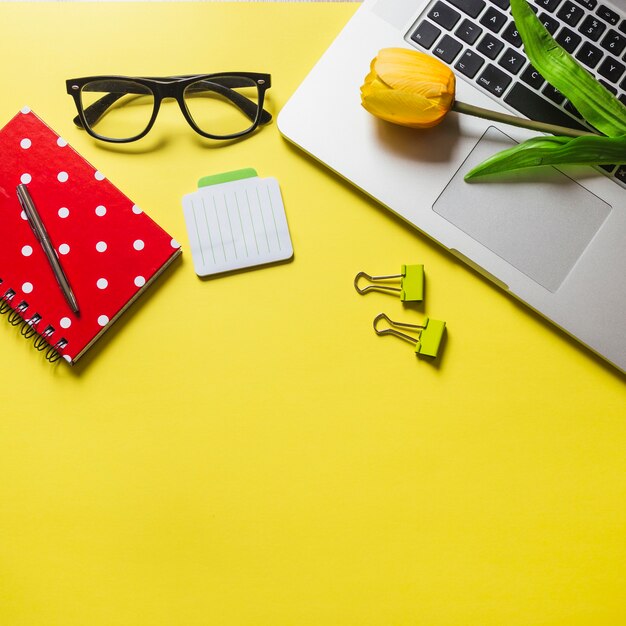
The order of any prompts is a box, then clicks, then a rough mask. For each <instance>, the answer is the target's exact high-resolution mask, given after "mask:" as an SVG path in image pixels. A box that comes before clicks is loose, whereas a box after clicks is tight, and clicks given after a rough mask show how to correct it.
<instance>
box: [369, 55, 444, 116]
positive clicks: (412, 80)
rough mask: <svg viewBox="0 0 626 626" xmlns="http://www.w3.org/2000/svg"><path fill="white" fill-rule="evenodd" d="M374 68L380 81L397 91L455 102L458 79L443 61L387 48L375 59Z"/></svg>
mask: <svg viewBox="0 0 626 626" xmlns="http://www.w3.org/2000/svg"><path fill="white" fill-rule="evenodd" d="M372 69H373V70H374V71H375V73H376V74H377V76H378V77H379V79H380V80H382V81H383V82H385V83H386V84H387V85H388V86H389V87H391V88H393V89H397V90H402V91H407V92H409V93H416V94H419V95H422V96H424V97H427V98H441V99H442V100H444V101H446V102H450V104H451V103H452V100H453V99H454V93H455V87H456V80H455V76H454V74H453V73H452V71H451V70H450V68H449V67H448V66H447V65H445V64H443V63H442V62H441V61H439V60H438V59H436V58H435V57H432V56H430V55H428V54H424V53H423V52H419V51H417V50H405V49H403V48H384V49H383V50H381V51H380V52H379V54H378V56H377V57H376V59H374V62H373V64H372Z"/></svg>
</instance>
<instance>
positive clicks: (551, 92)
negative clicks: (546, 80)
mask: <svg viewBox="0 0 626 626" xmlns="http://www.w3.org/2000/svg"><path fill="white" fill-rule="evenodd" d="M541 93H542V94H543V95H544V96H545V97H546V98H548V99H549V100H551V101H552V102H554V103H555V104H561V103H562V102H563V101H564V100H565V96H564V95H563V94H562V93H561V92H560V91H559V90H558V89H557V88H556V87H553V86H552V85H546V86H545V87H544V88H543V89H542V90H541Z"/></svg>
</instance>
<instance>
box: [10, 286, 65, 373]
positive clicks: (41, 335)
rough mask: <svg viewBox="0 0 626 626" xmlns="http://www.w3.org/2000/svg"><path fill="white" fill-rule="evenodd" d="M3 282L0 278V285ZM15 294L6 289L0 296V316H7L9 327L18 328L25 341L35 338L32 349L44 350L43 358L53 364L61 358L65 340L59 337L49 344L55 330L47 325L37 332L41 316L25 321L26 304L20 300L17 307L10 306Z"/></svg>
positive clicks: (35, 315) (36, 315) (34, 316)
mask: <svg viewBox="0 0 626 626" xmlns="http://www.w3.org/2000/svg"><path fill="white" fill-rule="evenodd" d="M3 282H4V281H3V280H2V279H1V278H0V285H2V283H3ZM16 295H17V294H16V292H15V291H14V290H13V289H7V290H6V291H5V292H4V294H3V295H2V296H0V315H6V316H7V322H9V324H11V326H20V325H21V328H20V333H21V335H22V336H23V337H24V338H25V339H32V338H33V337H34V338H35V339H34V341H33V347H34V348H35V350H38V351H39V352H42V351H44V350H45V357H46V360H47V361H50V363H54V362H56V361H58V360H59V359H60V358H61V353H60V352H59V350H62V349H63V348H65V346H67V343H68V342H67V339H65V337H61V339H59V340H58V341H57V342H56V343H54V344H53V343H51V341H50V339H51V338H52V336H53V335H54V334H55V333H56V328H54V326H51V325H50V324H48V326H46V327H45V328H44V329H43V330H42V331H39V330H38V328H37V327H38V325H39V324H40V323H41V321H42V319H43V318H42V316H41V315H40V314H39V313H35V314H34V315H33V316H32V317H31V318H29V319H26V317H25V313H26V311H27V309H28V306H29V305H28V302H26V300H21V301H20V302H19V303H18V304H17V306H15V307H14V306H12V303H13V299H14V298H15V296H16Z"/></svg>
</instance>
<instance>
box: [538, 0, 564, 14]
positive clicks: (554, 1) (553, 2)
mask: <svg viewBox="0 0 626 626" xmlns="http://www.w3.org/2000/svg"><path fill="white" fill-rule="evenodd" d="M560 3H561V0H535V4H536V5H537V6H538V7H540V8H542V9H545V10H546V11H550V13H554V10H555V9H556V8H557V7H558V6H559V4H560Z"/></svg>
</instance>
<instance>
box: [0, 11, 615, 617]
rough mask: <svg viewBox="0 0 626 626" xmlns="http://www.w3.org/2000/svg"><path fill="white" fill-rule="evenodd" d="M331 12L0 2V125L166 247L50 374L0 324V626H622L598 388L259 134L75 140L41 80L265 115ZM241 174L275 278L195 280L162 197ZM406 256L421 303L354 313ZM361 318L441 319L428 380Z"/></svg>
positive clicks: (434, 256) (606, 375)
mask: <svg viewBox="0 0 626 626" xmlns="http://www.w3.org/2000/svg"><path fill="white" fill-rule="evenodd" d="M355 8H356V7H355V6H354V5H353V4H317V5H316V4H311V5H309V4H300V3H298V4H295V3H294V4H282V3H281V4H265V3H251V4H240V3H237V4H222V3H219V4H210V3H209V4H184V3H174V4H161V3H153V4H152V3H151V4H118V3H113V4H101V3H96V4H74V3H52V4H43V5H37V4H31V3H25V4H20V3H18V4H7V3H2V4H0V59H1V63H2V81H3V87H2V98H0V119H1V120H2V122H3V123H4V122H5V121H8V119H9V118H10V117H11V116H12V115H13V114H14V113H15V112H16V111H17V110H18V109H19V108H21V107H22V106H23V105H25V104H28V105H29V106H31V107H32V108H33V110H34V111H35V112H37V113H38V114H39V115H41V116H42V117H43V118H44V119H45V120H46V121H47V122H48V123H49V124H50V125H51V126H52V127H53V128H55V130H57V132H59V133H60V134H61V135H62V136H64V137H65V138H66V139H67V140H68V141H69V142H70V143H71V144H72V145H73V146H74V147H75V148H76V149H78V150H79V152H81V153H82V154H83V155H84V156H85V157H86V158H87V159H88V160H90V161H91V162H92V163H94V165H96V166H97V167H98V169H100V170H101V171H103V172H104V173H105V174H106V175H107V176H108V177H109V178H110V179H111V180H112V181H113V182H114V183H115V184H116V185H117V186H119V187H120V188H121V189H122V190H123V191H125V192H126V193H127V194H128V195H129V196H130V197H131V198H133V200H135V201H136V202H137V203H138V204H139V205H140V206H141V207H142V208H143V209H144V210H146V212H147V213H149V214H150V215H151V216H152V217H153V218H155V219H156V220H157V221H158V222H159V223H160V224H161V225H162V226H163V227H164V228H166V229H167V230H168V231H169V232H170V233H171V234H172V235H173V236H174V237H176V238H177V239H178V240H179V241H180V242H181V243H182V244H183V248H184V250H185V251H184V253H183V260H182V262H181V263H178V264H177V265H176V267H175V268H173V270H172V271H170V272H168V274H167V276H165V277H164V278H163V280H161V281H160V282H159V283H158V285H157V286H155V288H154V289H152V291H151V292H150V294H149V295H148V297H146V298H145V299H144V300H143V301H141V302H140V303H138V304H137V305H136V306H134V307H133V309H132V311H131V312H129V313H128V314H127V315H126V316H125V318H124V319H123V320H121V321H120V322H119V323H118V324H117V326H116V327H115V328H114V330H112V331H110V333H109V334H108V336H107V337H106V338H105V339H103V340H102V341H101V342H100V343H99V345H98V346H97V347H96V348H94V349H93V351H92V353H91V354H90V355H89V356H86V357H85V359H84V361H83V362H81V363H80V364H79V365H78V366H77V367H76V368H74V369H71V368H70V367H68V366H67V365H66V364H65V363H59V364H57V365H56V366H50V365H49V364H48V363H47V362H45V361H44V360H43V358H42V356H41V354H40V353H38V352H36V351H35V350H33V349H32V348H31V347H30V346H29V345H28V344H26V343H25V342H24V339H23V338H22V337H21V336H20V335H19V333H18V332H17V331H16V330H15V329H13V328H12V327H11V326H10V325H8V324H6V323H5V322H4V321H3V320H2V319H0V350H1V352H2V360H1V365H0V368H1V377H0V379H1V383H0V384H1V388H2V393H1V396H2V400H1V403H0V406H1V407H2V409H1V412H0V624H2V626H100V625H102V626H196V625H207V624H211V625H212V624H215V625H219V626H227V625H231V624H232V625H238V626H248V625H249V626H291V625H293V626H309V625H311V626H314V625H321V624H325V625H337V626H353V625H354V626H370V625H371V626H391V625H394V626H399V625H424V626H458V625H461V624H462V625H481V626H490V625H493V626H496V625H497V626H500V625H504V624H506V625H508V626H518V625H519V626H521V625H524V626H527V625H529V624H533V625H538V624H540V625H557V624H558V625H567V626H574V625H579V624H580V625H585V626H588V625H590V624H593V625H594V626H595V625H620V624H624V623H626V597H625V596H626V591H625V590H626V411H625V401H626V392H625V386H624V377H623V376H621V375H620V374H618V373H617V372H616V371H615V370H614V369H612V368H611V367H609V366H607V365H604V364H603V363H602V361H600V360H599V359H597V358H595V357H594V356H592V355H591V354H590V353H589V352H588V351H587V350H585V349H584V348H581V347H579V346H578V345H577V344H576V343H575V342H573V341H571V340H569V339H568V338H567V337H565V336H564V335H563V334H562V333H560V332H559V331H557V330H556V329H555V328H554V327H552V326H551V325H550V324H548V323H547V322H544V321H542V319H541V318H539V317H538V316H536V315H534V314H533V313H531V312H530V311H529V310H527V309H526V308H525V307H523V306H521V305H520V304H518V303H516V302H515V301H514V300H513V299H511V298H509V297H507V296H506V295H504V294H503V293H502V292H500V291H499V290H498V289H497V288H495V287H493V286H492V285H491V284H489V283H488V282H487V281H485V280H483V279H482V278H481V277H480V276H478V275H477V274H475V273H474V272H472V271H471V270H468V269H467V268H466V267H464V266H463V265H461V264H460V263H458V262H457V261H455V260H454V259H453V258H452V257H451V256H450V255H448V254H447V253H445V252H444V251H443V250H442V249H440V248H439V247H437V246H436V245H435V244H432V243H430V242H429V241H428V240H426V239H424V238H423V237H421V236H418V235H417V234H416V233H415V232H414V231H413V230H412V229H411V228H409V227H408V226H405V225H404V224H403V223H401V222H400V221H398V220H396V219H394V218H392V217H391V216H390V214H389V213H388V212H387V211H385V210H383V209H382V208H380V207H378V206H377V205H376V204H375V203H373V202H372V201H370V200H369V199H367V198H366V197H364V196H363V195H361V194H360V193H359V192H357V191H355V190H354V189H352V188H351V187H350V186H348V185H347V184H344V183H343V182H342V181H341V180H339V179H338V178H337V177H335V176H333V175H332V174H330V173H329V172H328V171H326V170H325V169H324V168H323V167H321V166H319V165H317V164H316V163H315V162H313V161H312V160H310V159H308V158H306V157H304V156H303V155H302V154H301V153H300V152H299V151H298V150H297V149H295V148H293V147H292V146H290V145H289V144H288V143H287V142H285V141H284V140H283V139H282V138H281V137H280V135H279V133H278V130H277V128H276V125H275V124H273V125H271V126H269V127H266V128H264V129H263V130H262V131H261V132H260V133H258V134H257V135H255V136H253V137H251V138H249V139H248V140H246V141H245V142H241V143H239V144H235V145H230V146H219V147H215V146H213V145H210V144H208V143H206V142H204V141H202V140H201V139H200V138H199V137H198V136H196V135H195V134H194V133H193V131H192V130H191V129H190V128H189V127H188V126H187V124H186V123H185V121H184V119H183V118H182V116H181V115H180V112H179V111H178V109H177V107H176V105H172V106H169V107H165V109H169V111H168V110H162V111H161V114H160V117H159V119H158V120H157V123H156V126H155V128H154V129H153V131H152V133H151V135H150V137H151V138H146V140H145V141H143V142H140V143H137V144H135V145H130V146H128V147H126V148H113V147H111V146H107V145H103V144H98V143H96V142H95V141H93V140H91V139H90V138H89V137H87V136H86V135H85V134H84V133H82V132H81V131H79V130H77V129H75V128H74V126H73V124H72V122H71V120H72V117H73V116H74V114H75V111H74V104H73V102H72V100H71V98H70V97H69V96H68V95H66V93H65V82H64V81H65V79H66V78H73V77H77V76H85V75H92V74H109V73H120V74H127V75H167V74H180V73H193V72H198V73H201V72H211V71H224V70H247V71H262V72H271V73H272V77H273V87H272V89H271V90H270V92H269V94H270V102H269V105H268V106H269V108H270V110H271V111H272V112H273V113H274V114H276V113H277V112H278V111H279V110H280V108H281V106H282V105H283V104H284V103H285V102H286V100H287V99H288V97H289V95H290V94H291V93H292V92H293V90H294V89H295V88H296V86H297V85H298V83H299V82H300V81H301V80H302V78H303V77H304V76H305V74H306V72H307V71H308V70H309V69H310V68H311V67H312V66H313V64H314V62H315V61H316V59H317V58H318V57H319V56H320V54H321V53H322V52H323V50H324V49H325V47H326V46H327V45H328V44H329V43H330V42H331V41H332V39H333V37H334V36H335V34H336V33H337V32H338V31H339V30H340V28H341V27H342V25H343V24H344V23H345V22H346V21H347V20H348V18H349V17H350V15H352V13H353V11H354V10H355ZM363 62H364V73H365V72H366V70H367V64H368V62H369V59H367V60H366V59H364V60H363ZM323 97H328V98H332V97H333V94H332V93H330V92H329V93H327V94H323ZM240 167H255V168H256V169H257V170H258V172H259V174H260V175H261V176H275V177H276V178H277V179H278V180H279V182H280V185H281V189H282V193H283V197H284V201H285V206H286V211H287V216H288V220H289V224H290V228H291V234H292V238H293V244H294V249H295V259H294V260H293V262H291V263H288V264H283V265H279V266H275V267H271V268H266V269H261V270H257V271H250V272H244V273H239V274H235V275H231V276H227V277H222V278H217V279H213V280H208V281H201V280H199V279H198V278H197V277H196V276H195V274H194V271H193V266H192V262H191V255H190V252H189V246H188V240H187V234H186V231H185V226H184V222H183V215H182V207H181V198H182V196H183V195H184V194H186V193H188V192H190V191H192V190H193V189H194V187H195V185H196V181H197V179H198V178H200V177H201V176H204V175H208V174H214V173H219V172H223V171H228V170H232V169H237V168H240ZM402 263H424V265H425V267H426V273H427V295H426V303H425V305H424V306H422V307H417V308H416V309H413V310H412V309H410V308H403V307H402V305H401V303H400V302H399V301H398V300H396V299H394V298H392V297H389V296H386V295H384V294H369V295H367V296H359V295H357V294H356V292H355V291H354V289H353V287H352V280H353V277H354V275H355V274H356V272H358V271H359V270H365V271H368V272H370V273H388V272H391V273H394V272H396V271H397V270H398V269H399V267H400V265H401V264H402ZM380 311H386V312H387V313H388V314H389V315H390V316H391V317H392V318H395V319H400V320H405V321H416V320H417V321H419V320H420V319H421V315H422V314H424V313H428V314H430V315H431V316H432V317H435V318H440V319H444V320H446V321H447V323H448V328H449V333H448V339H447V342H446V345H445V349H444V353H443V356H442V358H441V359H440V361H439V362H438V363H437V364H431V363H428V362H426V361H424V360H420V359H418V358H416V357H415V355H414V354H413V351H412V349H411V346H410V345H409V344H407V343H405V342H402V341H400V340H398V339H395V338H393V337H377V336H376V335H375V334H374V332H373V330H372V326H371V323H372V319H373V317H374V316H375V315H376V314H377V313H378V312H380Z"/></svg>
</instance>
